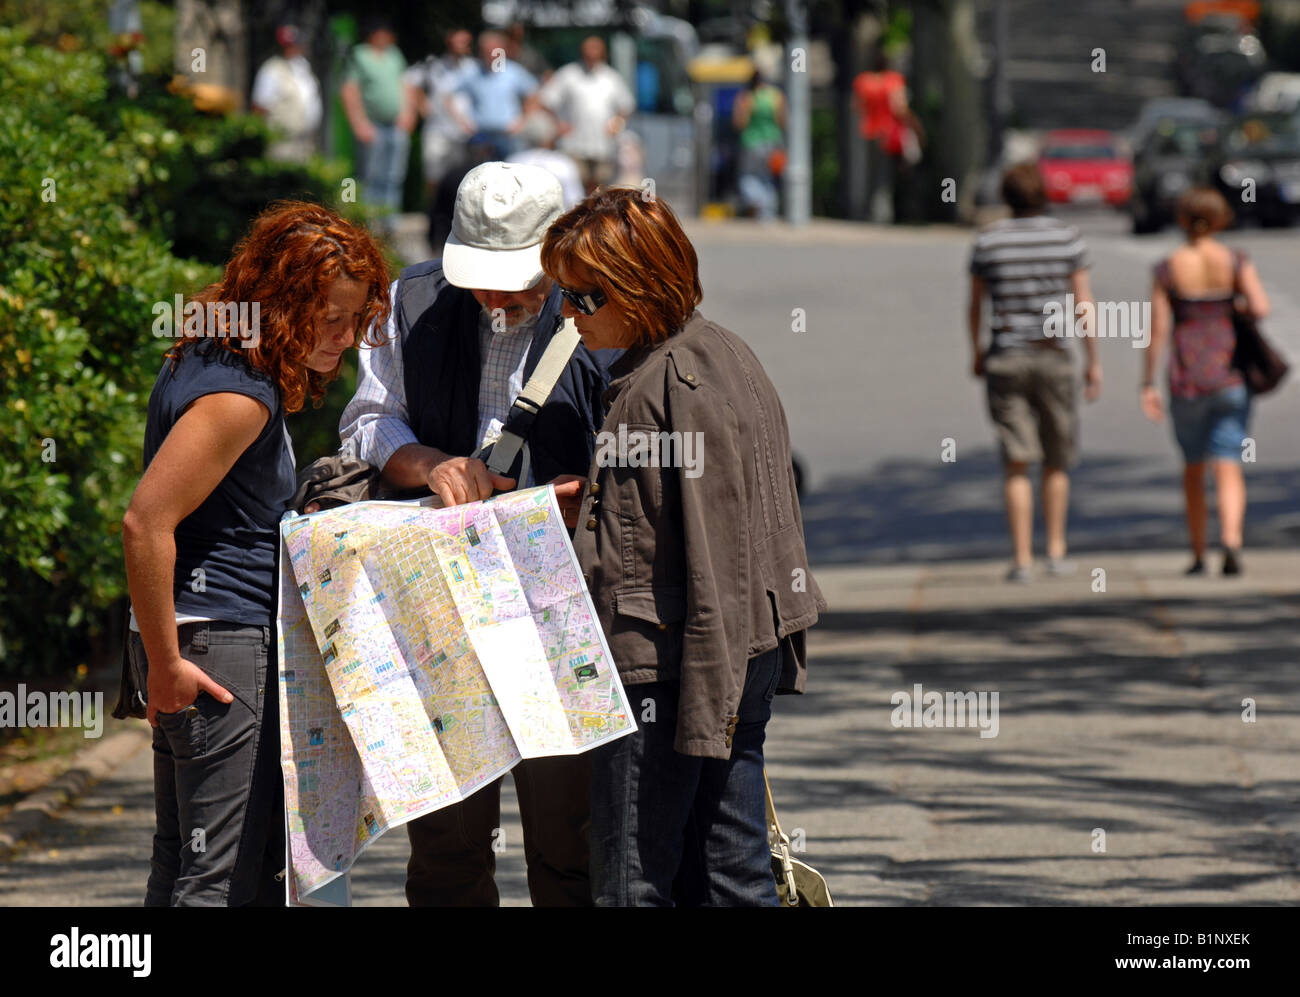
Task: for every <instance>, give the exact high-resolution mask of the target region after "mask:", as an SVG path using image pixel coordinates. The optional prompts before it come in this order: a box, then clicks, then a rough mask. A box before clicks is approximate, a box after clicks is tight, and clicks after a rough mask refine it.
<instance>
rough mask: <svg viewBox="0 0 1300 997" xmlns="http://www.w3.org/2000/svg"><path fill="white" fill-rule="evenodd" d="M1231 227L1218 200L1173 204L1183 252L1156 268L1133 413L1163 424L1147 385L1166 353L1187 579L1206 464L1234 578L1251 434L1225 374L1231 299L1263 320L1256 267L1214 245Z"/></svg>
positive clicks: (1186, 197) (1239, 385)
mask: <svg viewBox="0 0 1300 997" xmlns="http://www.w3.org/2000/svg"><path fill="white" fill-rule="evenodd" d="M1231 221H1232V211H1231V209H1230V208H1229V207H1228V202H1227V201H1226V200H1224V198H1223V195H1222V194H1220V193H1219V192H1218V191H1216V190H1214V189H1212V188H1208V187H1198V188H1192V189H1189V190H1186V191H1184V192H1183V194H1182V196H1181V197H1180V198H1179V199H1178V224H1179V226H1180V227H1181V228H1182V230H1183V233H1184V235H1185V236H1186V238H1187V242H1186V244H1185V245H1183V246H1182V247H1180V248H1178V249H1176V250H1174V251H1173V252H1172V253H1170V254H1169V256H1168V258H1166V259H1164V260H1162V261H1161V262H1160V263H1159V264H1158V265H1157V266H1156V268H1155V278H1154V282H1153V284H1152V288H1151V342H1150V345H1149V347H1148V349H1147V351H1146V355H1145V357H1144V361H1143V373H1142V394H1141V405H1142V411H1143V413H1144V414H1145V415H1146V417H1147V418H1148V419H1150V420H1152V421H1153V422H1160V421H1162V420H1163V419H1164V403H1163V401H1162V399H1161V397H1160V389H1159V388H1157V387H1156V384H1155V375H1156V369H1157V367H1158V365H1159V363H1160V359H1161V356H1162V354H1163V352H1164V349H1165V346H1166V344H1168V345H1169V347H1170V349H1169V365H1168V384H1169V412H1170V415H1171V416H1173V423H1174V437H1175V439H1176V440H1177V442H1178V447H1179V449H1180V450H1181V451H1182V455H1183V497H1184V500H1185V501H1186V506H1187V532H1188V537H1189V539H1190V541H1191V547H1192V564H1191V566H1190V567H1189V568H1188V569H1187V574H1189V575H1200V574H1204V573H1205V546H1206V527H1207V520H1208V512H1207V508H1206V502H1205V465H1206V464H1207V463H1210V464H1211V466H1212V467H1213V469H1214V485H1215V492H1216V494H1217V496H1218V503H1219V536H1220V540H1221V542H1222V544H1223V573H1224V574H1225V575H1238V574H1240V573H1241V543H1242V523H1243V521H1244V519H1245V516H1246V480H1245V477H1244V476H1243V474H1242V467H1241V459H1242V441H1243V440H1244V439H1245V438H1246V436H1247V434H1248V432H1249V430H1250V410H1251V394H1250V390H1249V389H1248V388H1247V386H1246V383H1245V381H1244V380H1243V379H1242V376H1241V373H1240V371H1238V370H1236V369H1235V368H1234V367H1233V366H1232V355H1233V349H1234V347H1235V346H1236V334H1235V333H1234V331H1233V322H1232V316H1233V309H1234V307H1236V300H1237V298H1238V297H1241V298H1242V299H1244V300H1243V310H1244V311H1246V312H1248V313H1249V314H1250V315H1251V316H1252V317H1254V318H1255V319H1262V318H1264V317H1265V316H1266V315H1268V310H1269V305H1268V297H1267V296H1266V295H1265V293H1264V288H1263V285H1262V284H1261V283H1260V280H1259V274H1258V273H1257V272H1256V270H1255V264H1254V263H1252V262H1251V261H1250V259H1249V258H1248V257H1247V256H1246V254H1245V253H1243V252H1241V251H1240V250H1233V249H1229V248H1228V247H1227V246H1225V245H1223V243H1221V242H1219V241H1218V240H1217V239H1215V238H1214V234H1215V233H1216V232H1218V231H1220V230H1221V229H1223V228H1225V227H1226V226H1227V225H1228V224H1230V222H1231Z"/></svg>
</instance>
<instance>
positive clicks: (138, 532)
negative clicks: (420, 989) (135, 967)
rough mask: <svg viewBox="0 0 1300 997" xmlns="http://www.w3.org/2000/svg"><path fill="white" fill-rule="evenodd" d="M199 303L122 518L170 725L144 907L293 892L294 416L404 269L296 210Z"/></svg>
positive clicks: (255, 232)
mask: <svg viewBox="0 0 1300 997" xmlns="http://www.w3.org/2000/svg"><path fill="white" fill-rule="evenodd" d="M194 303H197V304H198V305H199V307H200V309H202V310H201V311H199V313H198V315H197V316H188V312H189V309H188V308H187V309H186V312H187V317H186V318H185V322H186V326H185V332H186V334H187V335H190V336H195V337H196V338H186V339H184V340H182V341H181V342H179V343H177V344H176V346H175V347H174V348H173V349H171V350H170V351H169V352H168V354H167V358H166V360H165V361H164V363H163V366H162V370H161V371H160V372H159V374H158V379H157V381H156V383H155V384H154V389H153V393H152V394H151V395H150V397H149V414H148V421H147V424H146V429H145V441H144V464H145V471H144V475H143V477H141V479H140V484H139V485H138V486H137V488H136V490H135V494H134V495H133V496H132V498H131V504H130V507H129V508H128V509H127V511H126V516H125V518H124V519H123V522H122V527H123V547H124V549H125V554H126V573H127V583H128V587H129V589H130V593H131V608H132V621H131V630H132V633H131V634H130V639H129V644H128V661H127V667H128V668H129V670H130V673H131V678H132V680H133V682H132V683H130V684H134V686H135V688H136V689H137V690H139V689H144V688H147V689H148V710H147V715H148V719H149V722H150V723H151V724H152V725H153V728H154V734H153V749H154V794H155V810H156V814H157V829H156V831H155V832H154V839H153V858H152V871H151V872H150V875H149V884H148V888H147V891H146V896H145V904H146V906H168V905H170V906H231V907H233V906H239V905H243V904H250V903H255V904H267V905H270V904H279V903H283V894H284V887H283V885H277V883H276V880H275V877H276V875H277V874H278V873H279V872H280V870H281V869H282V868H283V859H284V842H283V836H284V807H283V798H282V784H281V781H280V764H279V761H280V739H279V726H280V725H279V707H278V695H277V688H278V681H277V677H276V665H275V654H274V651H273V643H272V636H271V634H272V625H273V622H274V618H275V585H276V577H277V576H276V555H277V552H278V550H279V532H278V531H279V521H280V516H281V514H282V513H283V512H284V511H285V509H287V508H288V506H289V500H290V497H291V496H292V495H293V492H294V487H295V474H294V456H293V448H292V446H291V444H290V441H289V434H288V429H287V428H286V426H285V422H284V417H285V413H286V412H296V411H297V410H298V409H300V408H301V407H302V405H303V403H304V402H305V401H306V399H307V397H308V396H310V397H311V398H312V400H313V401H318V400H319V399H320V398H321V397H322V396H323V394H324V390H325V385H326V384H327V383H328V382H329V381H331V380H332V379H333V378H334V377H335V376H336V375H337V374H338V370H339V364H340V362H341V360H342V358H343V354H344V352H345V351H346V350H348V349H349V348H351V347H353V346H354V345H356V332H357V329H358V328H369V327H371V325H372V323H373V325H374V327H376V328H382V326H383V324H384V320H385V319H386V317H387V314H388V309H389V296H388V271H387V266H386V264H385V262H384V258H383V255H382V253H381V252H380V249H379V247H378V246H377V245H376V243H375V242H374V241H373V239H371V237H370V236H369V234H367V233H366V232H365V231H364V230H362V229H360V228H358V227H356V226H354V225H352V224H350V223H349V222H347V221H344V220H343V219H342V218H340V217H338V216H337V215H335V214H334V213H333V212H330V211H328V210H326V209H325V208H322V207H320V206H319V205H315V204H306V203H286V204H281V205H278V206H275V207H272V208H271V209H269V210H267V211H266V212H265V213H263V214H262V215H261V216H260V217H259V218H258V219H257V220H256V221H255V222H254V223H253V226H252V229H251V231H250V232H249V234H248V236H247V237H246V238H245V239H244V240H243V242H241V243H240V244H239V245H238V246H237V247H236V248H235V252H234V257H233V258H232V259H231V261H230V263H229V264H227V266H226V270H225V275H224V276H223V278H222V280H221V282H220V283H218V284H214V285H212V286H211V287H209V288H207V289H206V290H205V291H203V292H202V293H201V294H199V295H197V296H196V297H195V299H194ZM205 306H206V307H205ZM254 306H256V310H254ZM241 314H242V317H239V316H241ZM196 320H197V321H198V323H199V325H200V327H199V329H198V330H197V335H196V334H195V330H194V329H193V326H192V323H193V322H194V321H196ZM180 321H181V317H180V316H178V317H177V328H178V329H179V328H180ZM205 323H206V324H205ZM118 711H119V712H118V715H124V713H123V712H122V711H123V704H119V707H118Z"/></svg>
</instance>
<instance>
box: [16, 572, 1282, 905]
mask: <svg viewBox="0 0 1300 997" xmlns="http://www.w3.org/2000/svg"><path fill="white" fill-rule="evenodd" d="M1184 560H1185V558H1184V556H1183V555H1182V554H1179V553H1158V554H1140V553H1133V552H1123V553H1114V554H1106V555H1089V556H1087V558H1086V559H1081V560H1080V561H1079V562H1078V569H1079V571H1078V574H1077V575H1076V576H1074V577H1073V578H1069V579H1062V580H1057V579H1054V580H1051V581H1042V582H1039V583H1037V584H1035V585H1032V586H1018V585H1007V584H1005V583H1003V582H1002V581H1001V576H1002V572H1003V570H1004V567H1005V566H1004V564H1003V563H1002V562H1001V561H962V562H937V563H929V564H925V565H917V566H910V565H903V566H882V567H870V568H863V567H834V568H824V569H820V570H818V571H817V577H818V580H819V582H820V584H821V586H822V589H823V591H824V592H825V594H826V597H827V600H828V602H829V603H830V605H831V611H830V612H828V613H827V614H826V615H825V616H824V617H823V621H822V623H821V624H820V625H819V626H818V627H817V628H816V629H815V630H814V631H813V637H812V640H811V643H810V658H811V661H810V667H809V683H808V687H809V692H808V694H807V695H805V696H803V697H782V698H781V699H779V700H778V701H777V703H776V711H775V715H774V718H773V721H772V723H771V725H770V726H769V728H768V749H767V750H768V760H769V771H770V775H771V777H772V784H773V791H774V793H775V794H776V801H777V808H778V812H779V813H780V816H781V820H782V823H783V825H784V826H785V828H786V830H787V832H790V833H792V834H794V833H795V831H796V830H799V831H801V832H802V838H803V841H804V843H805V846H806V850H805V851H804V853H803V854H802V856H801V857H802V858H803V859H804V860H805V861H807V862H809V863H810V864H812V865H814V866H816V867H817V868H818V869H820V870H821V871H822V872H823V873H825V874H826V876H827V879H828V880H829V882H830V885H831V889H832V891H833V894H834V896H835V899H836V902H837V903H839V904H841V905H858V904H938V905H952V904H956V905H970V904H1067V905H1068V904H1106V905H1150V904H1253V905H1259V904H1283V903H1297V902H1300V780H1298V778H1297V774H1296V771H1297V770H1296V763H1295V758H1296V752H1297V750H1298V749H1300V721H1298V720H1297V712H1296V707H1295V703H1296V701H1297V693H1300V661H1298V660H1297V654H1296V640H1295V638H1296V629H1297V628H1296V620H1297V607H1298V605H1300V596H1298V595H1297V588H1298V586H1297V579H1300V556H1298V555H1297V554H1296V553H1295V552H1293V551H1278V552H1270V551H1262V550H1253V551H1252V550H1248V551H1247V555H1246V571H1247V573H1246V575H1245V576H1243V577H1241V578H1238V579H1222V578H1218V577H1209V578H1200V579H1186V578H1183V577H1182V576H1181V570H1182V568H1183V566H1184ZM1214 564H1217V562H1214ZM1214 564H1212V566H1214ZM1096 568H1102V569H1104V570H1105V572H1106V575H1105V581H1106V591H1105V592H1094V591H1093V585H1094V580H1093V577H1094V576H1093V571H1094V569H1096ZM916 683H920V684H921V685H922V686H923V689H924V690H925V691H927V692H928V691H935V692H962V691H971V692H978V691H986V692H994V691H996V692H997V693H998V694H999V715H998V733H997V736H996V737H992V738H981V737H980V732H979V730H977V729H974V728H972V727H966V728H964V729H942V728H920V729H914V728H913V729H907V728H903V729H899V728H895V727H894V726H892V724H891V712H892V711H893V709H894V707H893V705H892V704H891V696H893V695H894V694H895V693H899V692H908V693H911V692H912V691H913V687H914V685H915V684H916ZM1248 697H1249V698H1252V699H1253V700H1254V701H1255V708H1256V722H1255V723H1243V721H1242V700H1243V699H1245V698H1248ZM142 744H143V740H142ZM150 766H151V758H150V752H149V751H148V750H147V748H143V749H142V750H140V751H138V752H137V753H135V754H133V755H132V756H131V757H130V758H129V759H128V760H127V761H126V762H125V763H124V764H123V765H122V766H121V767H120V768H119V769H118V770H117V771H116V772H115V773H114V774H113V775H112V776H110V777H109V778H107V779H105V780H104V781H102V782H100V783H98V784H97V785H96V786H95V787H93V788H92V789H91V790H90V791H89V792H88V793H87V795H85V796H84V797H82V798H81V800H80V801H79V802H78V803H77V804H76V805H75V806H74V807H72V808H71V809H69V810H67V811H65V812H64V813H63V814H62V815H61V816H60V817H59V818H58V819H56V820H55V821H53V822H52V823H51V825H50V827H49V831H48V833H46V834H45V835H44V836H42V837H41V838H40V839H38V840H36V841H34V842H32V843H30V844H29V845H28V846H27V847H26V848H24V849H23V850H22V851H20V852H19V853H18V854H17V855H16V856H15V857H14V858H13V860H12V861H11V862H10V863H8V864H7V865H6V864H3V863H0V905H3V906H12V905H18V904H34V905H45V906H52V905H71V904H94V905H130V904H137V903H139V902H140V898H141V896H142V893H143V886H144V881H145V878H146V876H147V874H148V856H149V840H150V833H151V822H152V787H151V768H150ZM506 787H507V792H506V793H505V794H503V825H504V827H505V840H506V850H505V852H504V853H503V854H502V855H500V856H499V859H498V868H499V872H498V883H499V884H500V886H501V891H502V897H503V902H504V903H507V904H512V905H518V904H525V903H527V888H526V885H525V880H524V866H523V851H522V847H521V844H522V838H521V836H520V831H519V825H518V818H517V814H516V813H515V812H514V798H513V792H512V791H511V787H510V780H507V781H506ZM1098 828H1100V829H1102V830H1104V831H1105V851H1104V852H1099V851H1094V842H1095V841H1099V840H1100V837H1099V836H1098V835H1096V834H1095V833H1094V829H1098ZM406 857H407V843H406V836H405V834H404V833H403V832H402V831H401V830H397V831H394V832H390V833H389V834H387V835H386V836H385V837H384V838H382V839H381V840H380V841H379V842H377V843H376V844H375V846H374V847H373V848H372V849H371V850H370V851H369V852H367V854H366V855H365V856H364V857H363V858H362V860H361V861H360V862H359V863H358V865H357V867H356V868H355V869H354V874H353V889H354V894H355V896H356V900H357V902H358V903H359V904H362V905H381V904H400V903H402V882H403V874H404V867H405V862H406Z"/></svg>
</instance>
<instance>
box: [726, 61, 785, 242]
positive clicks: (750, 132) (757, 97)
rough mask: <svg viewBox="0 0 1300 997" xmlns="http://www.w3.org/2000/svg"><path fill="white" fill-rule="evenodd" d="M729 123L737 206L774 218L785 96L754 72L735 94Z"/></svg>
mask: <svg viewBox="0 0 1300 997" xmlns="http://www.w3.org/2000/svg"><path fill="white" fill-rule="evenodd" d="M731 123H732V125H733V126H734V127H735V129H736V131H737V132H739V133H740V139H739V141H740V164H739V169H738V173H739V179H738V184H739V187H740V199H741V203H742V204H743V205H744V206H745V208H746V210H748V211H749V212H752V213H753V215H754V217H756V218H758V219H759V220H760V221H769V220H771V219H773V218H775V217H776V213H777V208H778V207H779V206H780V195H779V193H778V191H777V178H778V177H779V176H780V173H781V169H782V168H783V167H784V162H785V94H783V93H781V91H780V90H779V89H777V88H776V87H774V86H772V85H771V84H770V83H768V82H766V81H765V80H764V79H763V77H762V75H761V74H760V73H759V72H757V71H755V72H754V75H753V76H752V77H751V78H750V80H749V85H748V86H746V87H745V89H744V90H742V91H741V92H740V93H739V94H737V95H736V103H735V105H734V107H733V108H732V114H731Z"/></svg>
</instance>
